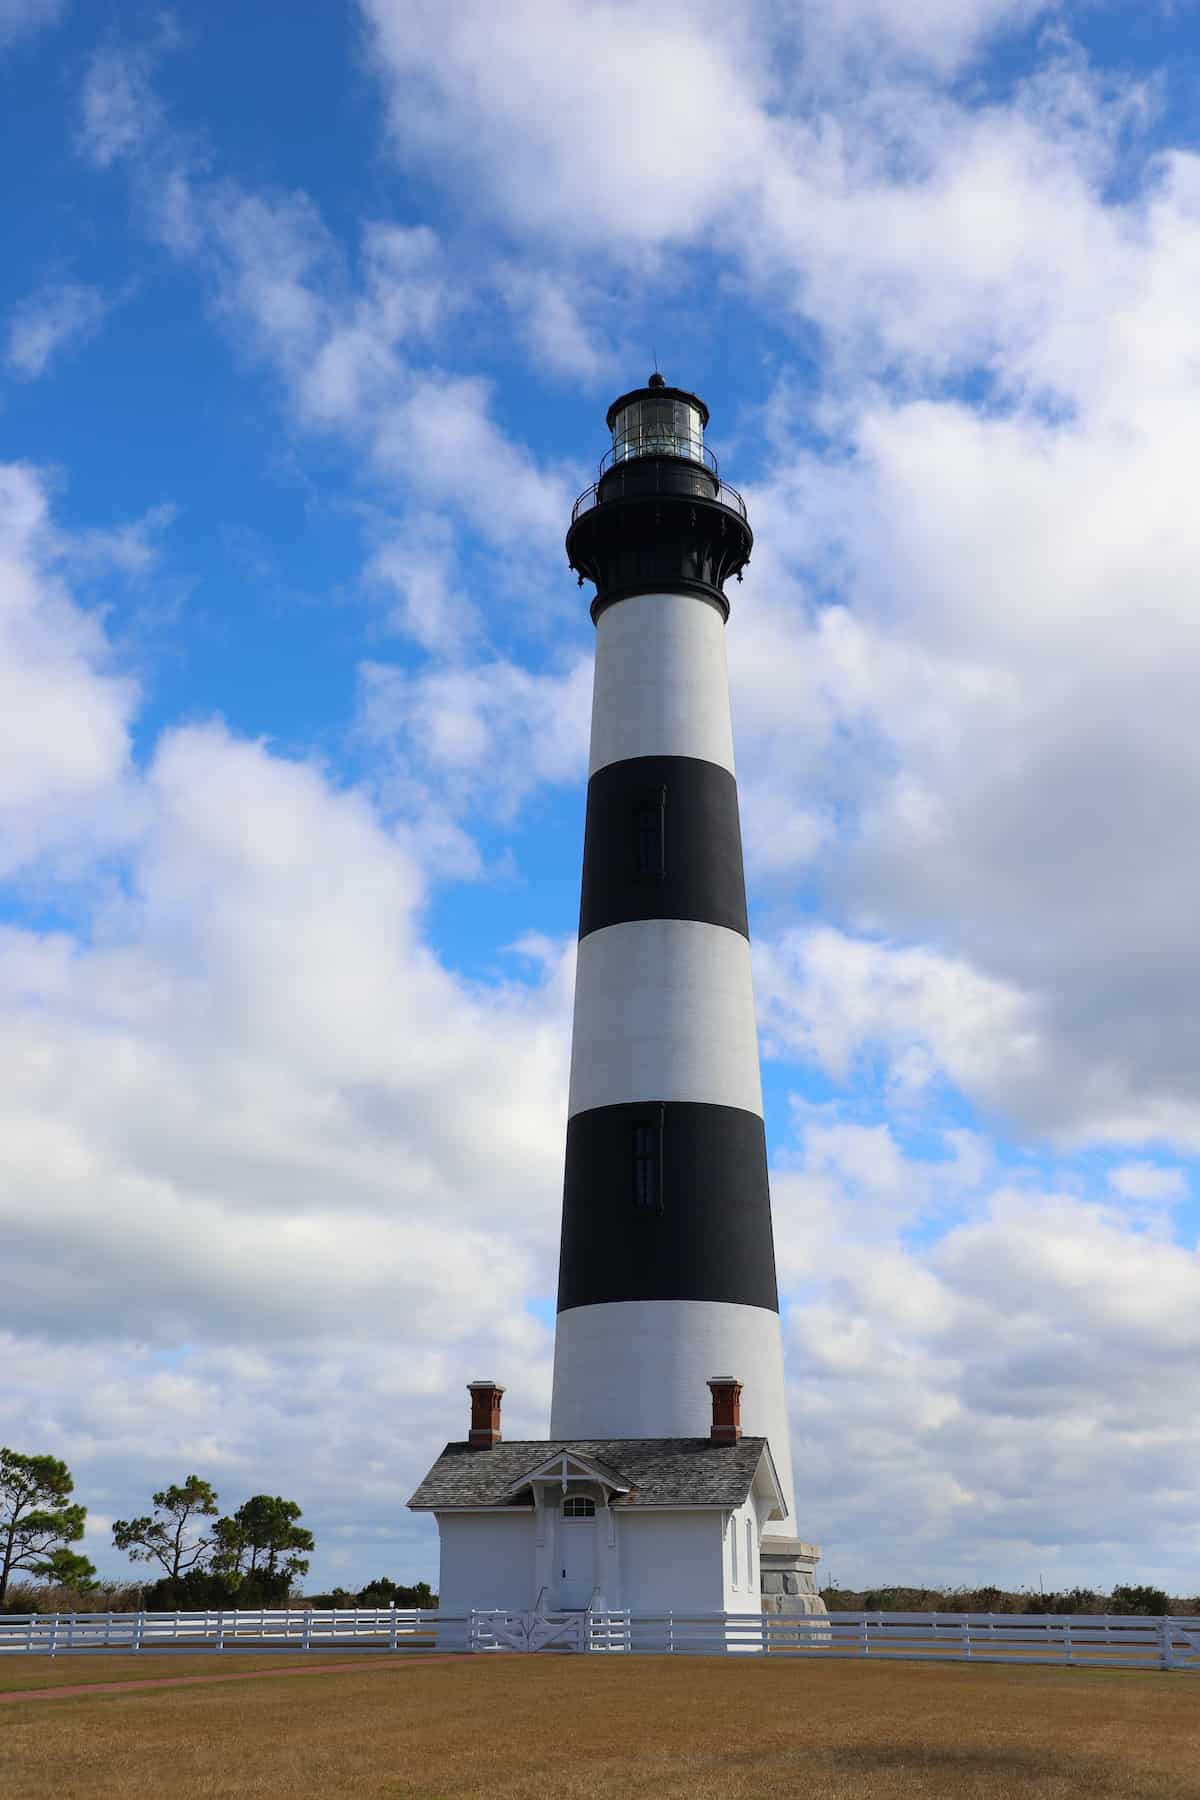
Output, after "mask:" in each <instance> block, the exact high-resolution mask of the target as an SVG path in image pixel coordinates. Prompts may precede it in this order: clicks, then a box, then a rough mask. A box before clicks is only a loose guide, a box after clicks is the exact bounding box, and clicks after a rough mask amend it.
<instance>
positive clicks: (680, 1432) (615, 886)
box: [550, 374, 815, 1591]
mask: <svg viewBox="0 0 1200 1800" xmlns="http://www.w3.org/2000/svg"><path fill="white" fill-rule="evenodd" d="M607 422H608V425H609V427H610V428H611V431H612V447H611V449H610V450H609V452H608V454H607V455H606V456H605V458H604V461H603V463H602V464H601V469H600V478H599V480H598V481H597V483H596V484H595V486H594V487H592V488H589V489H588V491H587V492H586V493H585V494H583V495H582V496H581V497H580V499H579V500H578V501H577V502H576V505H575V509H574V513H573V515H572V520H571V528H570V530H569V532H568V534H567V554H568V556H569V558H570V561H571V566H572V568H573V569H575V570H576V571H577V572H578V574H579V579H580V584H581V585H582V583H583V581H584V580H585V579H586V580H589V581H592V582H594V583H595V588H596V594H595V599H594V600H593V602H592V608H591V612H592V618H593V620H594V622H595V626H596V669H595V688H594V694H593V704H592V735H591V760H590V768H589V780H588V797H587V824H586V830H585V839H584V853H583V893H582V903H581V906H580V918H579V962H578V972H577V976H576V986H575V1024H574V1038H573V1044H572V1057H571V1087H570V1102H569V1119H568V1125H567V1149H566V1176H565V1183H564V1193H563V1221H562V1246H561V1257H560V1265H559V1290H558V1322H557V1333H556V1341H555V1358H554V1393H553V1402H552V1410H551V1425H550V1430H551V1436H552V1438H563V1439H581V1438H589V1439H602V1438H626V1439H628V1438H702V1437H704V1436H705V1435H706V1434H707V1433H708V1431H709V1423H710V1404H711V1402H710V1394H709V1389H708V1386H707V1381H708V1378H709V1377H712V1376H716V1375H728V1376H732V1377H735V1378H736V1379H737V1380H738V1381H740V1382H741V1383H742V1386H743V1395H742V1423H743V1426H744V1429H745V1431H746V1432H747V1433H748V1434H753V1435H756V1436H762V1437H766V1438H767V1439H768V1440H769V1442H770V1448H771V1452H772V1456H773V1459H774V1463H775V1467H776V1470H777V1472H778V1476H779V1480H780V1483H781V1486H782V1489H783V1492H784V1495H785V1497H786V1501H787V1506H788V1512H789V1517H788V1519H787V1521H786V1522H784V1521H780V1522H779V1523H778V1524H777V1525H775V1526H774V1530H775V1531H776V1532H777V1533H778V1534H780V1536H781V1537H782V1538H784V1539H785V1540H791V1539H792V1538H793V1534H794V1533H795V1531H796V1523H795V1504H794V1499H793V1489H792V1463H791V1448H790V1441H789V1433H788V1419H787V1406H786V1400H785V1394H784V1380H783V1346H782V1338H781V1334H780V1322H779V1302H778V1296H777V1290H776V1281H775V1255H774V1247H773V1242H772V1233H771V1203H770V1194H769V1191H768V1185H767V1152H766V1140H765V1135H764V1128H763V1109H762V1091H761V1082H760V1076H759V1060H758V1042H757V1034H756V1029H755V1016H754V994H753V987H752V982H751V973H750V939H749V930H748V926H747V918H746V891H745V878H744V874H743V868H742V845H741V832H740V827H739V822H738V797H737V783H736V780H735V776H734V761H733V738H732V733H731V727H730V712H729V684H728V676H727V671H726V661H725V625H726V621H727V619H728V617H729V602H728V600H727V598H726V595H725V585H726V583H727V581H728V580H729V579H730V577H731V576H735V575H736V576H737V577H738V578H739V579H740V577H741V570H742V568H743V566H744V564H745V563H746V562H747V561H748V559H749V556H750V551H751V546H752V543H753V535H752V533H751V530H750V526H749V523H748V521H747V517H746V508H745V505H744V503H743V501H742V499H741V496H740V495H739V494H738V493H737V492H736V490H735V489H733V488H731V487H729V486H728V484H727V483H725V482H723V481H722V480H721V479H720V476H719V473H718V469H717V463H716V458H715V457H714V456H713V454H712V452H711V451H710V450H709V449H708V448H707V447H706V445H705V442H704V429H705V426H706V424H707V422H708V409H707V407H706V406H705V404H704V402H703V401H702V400H700V399H698V398H697V396H696V395H695V394H689V393H686V392H684V391H683V390H682V389H680V388H673V387H668V386H667V385H666V383H665V382H664V380H663V377H662V376H661V375H658V374H655V375H652V376H651V378H650V381H649V383H648V385H647V386H646V387H644V388H639V389H637V390H635V391H634V392H632V393H628V394H623V395H622V396H621V398H620V399H619V400H616V401H614V402H613V404H612V406H611V407H610V408H609V411H608V420H607ZM770 1529H771V1528H768V1532H769V1531H770ZM764 1547H765V1546H764ZM780 1548H782V1545H781V1546H780ZM814 1555H815V1552H814ZM789 1591H791V1590H790V1589H789Z"/></svg>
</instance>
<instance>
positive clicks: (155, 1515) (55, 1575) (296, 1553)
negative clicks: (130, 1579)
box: [0, 1447, 314, 1610]
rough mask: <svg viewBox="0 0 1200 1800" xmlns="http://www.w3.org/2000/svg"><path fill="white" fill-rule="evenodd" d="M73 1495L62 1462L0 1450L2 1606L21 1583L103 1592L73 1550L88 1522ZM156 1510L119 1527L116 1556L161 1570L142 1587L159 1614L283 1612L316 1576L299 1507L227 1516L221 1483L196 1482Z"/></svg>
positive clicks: (195, 1478) (256, 1505) (263, 1501)
mask: <svg viewBox="0 0 1200 1800" xmlns="http://www.w3.org/2000/svg"><path fill="white" fill-rule="evenodd" d="M74 1489H75V1483H74V1480H73V1478H72V1476H71V1471H70V1470H69V1469H68V1467H67V1465H66V1463H65V1462H61V1461H60V1460H59V1459H58V1458H57V1457H55V1456H28V1455H25V1454H23V1453H22V1452H20V1451H18V1450H10V1449H8V1448H7V1447H6V1448H2V1449H0V1606H3V1605H4V1603H5V1601H6V1599H7V1597H8V1591H9V1587H10V1584H11V1583H12V1581H13V1579H14V1577H17V1576H22V1575H24V1576H27V1577H31V1578H32V1579H33V1580H34V1581H41V1582H45V1583H47V1584H49V1585H53V1586H56V1587H61V1588H65V1589H68V1590H70V1591H72V1592H74V1593H78V1594H87V1593H89V1592H91V1591H94V1590H95V1589H96V1588H97V1587H98V1585H99V1584H98V1582H97V1580H96V1568H95V1565H94V1564H93V1563H92V1562H90V1561H89V1560H88V1558H87V1557H86V1556H81V1555H80V1554H79V1553H78V1551H75V1550H72V1549H71V1547H70V1546H71V1545H72V1544H77V1543H78V1542H79V1540H80V1539H81V1538H82V1537H83V1534H84V1528H85V1525H86V1522H87V1508H86V1507H85V1506H81V1505H80V1504H79V1502H78V1501H76V1500H73V1499H72V1497H71V1496H72V1494H73V1493H74ZM151 1507H152V1510H151V1511H150V1512H147V1513H144V1514H142V1515H141V1516H140V1517H139V1518H136V1519H116V1520H114V1522H113V1528H112V1531H113V1545H114V1547H115V1548H116V1549H118V1550H122V1551H124V1552H125V1554H126V1555H127V1556H128V1557H129V1559H130V1561H131V1562H135V1563H146V1564H148V1565H149V1566H150V1567H151V1568H152V1569H154V1570H155V1577H154V1579H153V1580H152V1581H150V1582H148V1583H142V1584H140V1585H139V1593H140V1595H141V1598H142V1604H144V1605H145V1606H146V1607H147V1608H149V1609H151V1610H153V1608H155V1607H163V1608H170V1609H175V1608H181V1607H185V1606H188V1605H194V1606H222V1605H234V1604H237V1605H241V1606H274V1605H279V1604H281V1603H282V1602H283V1601H284V1600H286V1599H287V1597H288V1594H289V1593H290V1592H291V1589H292V1586H293V1584H294V1583H295V1582H296V1581H297V1580H298V1579H299V1577H300V1576H302V1575H306V1574H307V1573H308V1553H309V1552H310V1551H311V1550H312V1549H313V1548H314V1543H313V1534H312V1532H311V1531H309V1530H308V1529H307V1527H306V1526H304V1525H302V1524H301V1523H300V1507H299V1506H298V1505H297V1503H296V1502H295V1501H294V1500H285V1499H284V1498H283V1497H282V1496H281V1495H279V1494H254V1495H252V1496H251V1498H250V1499H249V1500H247V1501H245V1502H244V1503H243V1504H242V1505H241V1506H239V1507H238V1509H237V1511H236V1512H233V1513H230V1514H228V1515H227V1516H225V1517H222V1516H221V1509H220V1505H219V1496H218V1494H217V1492H216V1489H215V1488H214V1487H213V1485H212V1483H211V1482H208V1481H204V1480H202V1479H201V1477H200V1476H199V1475H189V1476H187V1477H186V1479H185V1480H184V1481H182V1482H178V1483H174V1484H172V1485H171V1486H170V1487H165V1488H163V1489H161V1490H160V1492H158V1493H156V1494H155V1495H153V1497H152V1502H151Z"/></svg>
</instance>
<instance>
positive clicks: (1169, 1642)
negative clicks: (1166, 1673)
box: [1158, 1618, 1175, 1669]
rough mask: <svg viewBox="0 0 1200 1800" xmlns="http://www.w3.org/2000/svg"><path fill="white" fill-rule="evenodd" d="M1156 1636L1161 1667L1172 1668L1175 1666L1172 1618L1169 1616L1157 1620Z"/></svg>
mask: <svg viewBox="0 0 1200 1800" xmlns="http://www.w3.org/2000/svg"><path fill="white" fill-rule="evenodd" d="M1158 1638H1159V1645H1160V1649H1161V1653H1162V1654H1161V1667H1162V1668H1164V1669H1173V1668H1174V1667H1175V1641H1174V1640H1175V1626H1174V1622H1173V1620H1171V1619H1170V1618H1166V1619H1160V1620H1159V1622H1158Z"/></svg>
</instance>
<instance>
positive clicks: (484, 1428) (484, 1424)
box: [467, 1381, 504, 1450]
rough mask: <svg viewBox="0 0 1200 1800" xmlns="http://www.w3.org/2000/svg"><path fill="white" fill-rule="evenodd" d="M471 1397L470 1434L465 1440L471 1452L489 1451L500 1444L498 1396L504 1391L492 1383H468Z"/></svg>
mask: <svg viewBox="0 0 1200 1800" xmlns="http://www.w3.org/2000/svg"><path fill="white" fill-rule="evenodd" d="M467 1392H468V1393H469V1394H470V1396H471V1434H470V1436H469V1437H468V1439H467V1442H468V1443H469V1444H470V1446H471V1448H472V1450H490V1449H491V1448H492V1446H493V1445H494V1444H498V1443H499V1442H500V1396H501V1395H502V1394H503V1392H504V1389H503V1388H502V1387H497V1386H496V1383H495V1382H494V1381H469V1382H468V1383H467Z"/></svg>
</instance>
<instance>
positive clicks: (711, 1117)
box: [558, 1100, 779, 1312]
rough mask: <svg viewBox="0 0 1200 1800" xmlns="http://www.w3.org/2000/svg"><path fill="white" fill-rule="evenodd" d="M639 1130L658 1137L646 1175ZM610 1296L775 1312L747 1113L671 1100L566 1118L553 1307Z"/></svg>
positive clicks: (759, 1155)
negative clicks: (656, 1161) (651, 1176)
mask: <svg viewBox="0 0 1200 1800" xmlns="http://www.w3.org/2000/svg"><path fill="white" fill-rule="evenodd" d="M639 1127H640V1128H641V1134H639ZM647 1131H649V1132H650V1133H661V1136H660V1137H659V1154H660V1158H661V1160H660V1165H659V1167H658V1169H657V1170H656V1171H655V1173H656V1177H657V1179H656V1181H654V1182H653V1183H650V1182H647V1180H646V1179H645V1176H644V1173H642V1172H639V1168H638V1162H639V1157H640V1156H641V1155H642V1154H643V1153H644V1151H645V1147H646V1139H645V1136H644V1134H645V1133H646V1132H647ZM616 1300H716V1301H726V1302H731V1303H733V1304H734V1305H740V1306H761V1307H766V1308H768V1309H769V1310H770V1311H772V1312H778V1310H779V1294H778V1289H777V1287H776V1282H775V1247H774V1241H773V1238H772V1234H771V1197H770V1191H769V1189H768V1185H767V1145H766V1135H765V1132H764V1130H763V1122H762V1120H761V1119H760V1118H759V1117H758V1116H757V1114H755V1113H751V1112H744V1111H743V1110H742V1109H741V1108H740V1107H736V1106H707V1105H701V1104H699V1103H697V1102H692V1101H682V1100H680V1101H668V1102H666V1103H665V1104H662V1103H658V1102H645V1103H639V1102H634V1103H632V1104H630V1105H624V1106H598V1107H594V1108H593V1109H592V1110H591V1111H589V1112H582V1113H576V1115H575V1116H574V1118H572V1119H571V1120H570V1121H569V1122H568V1124H567V1165H566V1179H565V1182H564V1185H563V1222H562V1247H561V1251H560V1255H559V1271H558V1310H559V1312H565V1311H566V1310H567V1309H568V1308H569V1307H572V1306H597V1305H600V1304H602V1303H605V1302H609V1301H616Z"/></svg>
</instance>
